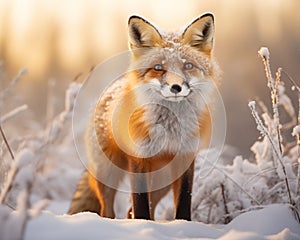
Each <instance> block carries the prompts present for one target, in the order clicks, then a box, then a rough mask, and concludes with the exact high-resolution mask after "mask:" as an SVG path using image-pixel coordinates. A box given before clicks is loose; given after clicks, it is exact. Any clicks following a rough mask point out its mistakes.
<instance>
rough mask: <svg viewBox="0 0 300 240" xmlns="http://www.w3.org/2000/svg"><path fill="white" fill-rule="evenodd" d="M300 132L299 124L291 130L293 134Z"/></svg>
mask: <svg viewBox="0 0 300 240" xmlns="http://www.w3.org/2000/svg"><path fill="white" fill-rule="evenodd" d="M299 134H300V125H297V126H295V127H294V128H293V132H292V135H293V136H297V135H299Z"/></svg>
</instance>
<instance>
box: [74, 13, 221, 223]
mask: <svg viewBox="0 0 300 240" xmlns="http://www.w3.org/2000/svg"><path fill="white" fill-rule="evenodd" d="M128 28H129V46H130V50H131V52H132V61H131V65H130V67H129V70H128V73H126V74H124V76H122V77H121V78H119V79H117V80H116V81H114V82H113V83H112V84H111V85H110V86H109V87H108V88H107V89H106V91H105V93H104V95H103V96H102V97H101V98H100V100H99V102H98V103H97V106H96V109H95V112H94V116H93V117H92V119H91V123H90V125H89V127H88V130H87V133H86V148H87V155H88V164H89V167H90V169H89V170H91V171H90V172H88V171H86V172H84V174H83V176H82V178H81V180H80V182H79V184H78V187H77V191H76V192H75V195H74V198H73V201H72V203H71V207H70V210H69V213H70V214H74V213H78V212H82V211H91V212H96V213H98V214H99V215H100V216H103V217H109V218H114V217H115V213H114V209H113V205H114V198H115V193H116V188H115V187H113V186H112V185H114V186H118V184H119V182H120V181H122V179H123V178H124V174H122V173H120V174H117V175H114V174H112V172H111V170H110V169H111V166H112V165H114V166H117V167H118V168H120V169H122V170H124V171H128V172H130V173H134V174H136V175H134V174H133V175H130V176H131V179H130V183H131V189H132V192H131V201H132V204H131V206H132V207H131V210H130V214H129V215H128V216H129V217H132V218H134V219H151V220H154V211H155V207H156V205H157V204H158V202H159V201H160V199H161V198H162V197H163V196H164V195H165V194H166V193H167V192H168V191H169V190H170V189H172V190H173V193H174V205H175V208H174V218H175V219H185V220H189V221H190V220H191V194H192V186H193V174H194V160H195V157H196V155H197V153H198V152H199V150H200V149H202V148H205V147H207V146H208V143H209V141H210V134H211V118H210V113H209V108H210V105H211V104H212V102H213V98H214V88H213V86H215V85H217V86H218V84H219V80H220V70H219V66H218V64H217V63H216V61H215V59H214V57H213V45H214V17H213V15H212V14H210V13H207V14H204V15H202V16H201V17H199V18H197V19H196V20H194V21H193V22H192V23H191V24H190V25H189V26H188V27H187V28H185V29H184V30H183V31H180V32H169V33H165V32H162V31H159V30H158V29H157V28H155V27H154V26H153V25H152V24H150V23H149V22H148V21H146V20H145V19H143V18H141V17H138V16H132V17H130V18H129V21H128ZM99 149H101V151H100V150H99ZM101 152H103V153H104V155H105V156H103V154H102V155H101ZM104 158H107V159H109V163H108V162H107V161H106V162H105V161H104V160H103V159H104ZM173 163H174V164H173ZM110 164H112V165H110ZM162 169H167V170H166V171H164V172H163V174H161V175H155V177H151V176H152V175H151V174H152V173H153V174H154V173H155V172H156V171H160V170H162ZM147 174H150V175H147ZM98 176H100V177H99V178H98ZM153 176H154V175H153ZM157 176H159V177H157ZM165 179H169V182H168V184H164V183H163V182H164V180H165ZM106 180H107V181H112V182H113V184H112V185H110V184H106ZM160 181H161V183H162V186H161V187H155V188H152V187H151V184H152V183H153V182H155V183H158V184H159V182H160Z"/></svg>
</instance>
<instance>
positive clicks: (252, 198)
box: [208, 161, 260, 205]
mask: <svg viewBox="0 0 300 240" xmlns="http://www.w3.org/2000/svg"><path fill="white" fill-rule="evenodd" d="M208 162H209V163H210V161H208ZM212 165H213V164H212ZM214 168H215V169H217V170H219V171H220V172H221V173H223V174H224V176H225V177H227V178H228V179H230V180H231V181H232V182H233V183H234V184H235V185H236V186H237V187H238V188H239V189H241V191H242V192H243V193H245V194H246V195H247V196H248V197H249V198H250V199H251V200H252V201H253V202H255V203H256V204H257V205H260V202H259V201H257V200H256V199H255V198H254V197H253V196H251V194H250V193H248V192H247V191H246V190H245V189H244V188H243V187H242V186H241V185H240V184H239V183H238V182H237V181H235V180H234V179H233V178H232V177H231V176H229V174H228V173H226V172H225V171H223V170H222V169H220V168H219V167H218V166H217V165H214Z"/></svg>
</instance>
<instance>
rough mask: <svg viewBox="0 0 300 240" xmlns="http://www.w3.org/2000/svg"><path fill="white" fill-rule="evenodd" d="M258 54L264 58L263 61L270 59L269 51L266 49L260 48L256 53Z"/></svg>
mask: <svg viewBox="0 0 300 240" xmlns="http://www.w3.org/2000/svg"><path fill="white" fill-rule="evenodd" d="M258 54H259V55H260V56H261V57H263V58H265V59H269V58H270V52H269V49H268V48H266V47H261V48H260V49H259V51H258Z"/></svg>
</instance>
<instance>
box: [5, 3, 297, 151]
mask: <svg viewBox="0 0 300 240" xmlns="http://www.w3.org/2000/svg"><path fill="white" fill-rule="evenodd" d="M299 9H300V1H299V0H264V1H261V0H252V1H238V0H222V1H217V0H210V1H204V0H186V1H183V0H164V1H161V0H152V1H141V0H123V1H117V0H106V1H104V0H99V1H96V0H77V1H72V0H63V1H58V0H0V61H1V62H2V67H1V69H2V70H1V84H0V87H1V88H4V87H5V86H7V85H8V84H9V81H10V80H11V79H12V77H13V76H15V75H17V73H18V72H19V70H20V69H22V68H24V67H26V68H27V69H28V73H27V74H26V75H25V76H24V77H22V79H21V80H20V81H19V82H18V84H17V86H16V91H17V92H18V95H20V99H21V100H20V101H21V102H24V103H26V104H28V105H29V109H31V111H32V116H33V119H35V120H37V122H39V123H40V124H42V125H43V124H44V125H45V124H46V123H47V122H48V121H49V120H51V118H52V117H53V116H54V115H55V114H56V113H58V112H60V111H61V110H62V109H63V105H64V100H63V99H64V92H65V89H66V87H67V85H68V84H69V83H70V82H72V81H73V80H74V79H75V78H81V79H80V80H78V81H82V80H83V79H84V77H85V76H86V75H87V73H88V72H89V70H90V69H91V67H93V66H95V65H97V64H99V63H100V62H101V61H104V60H105V59H107V58H109V57H111V56H114V55H116V54H118V53H120V52H122V51H124V50H127V20H128V17H129V16H130V15H132V14H138V15H142V16H143V17H145V18H146V19H148V20H150V21H151V22H153V23H154V24H155V25H157V26H159V27H160V28H161V29H168V30H176V29H178V28H181V27H182V26H183V25H186V24H187V23H189V22H191V21H192V20H193V19H194V18H196V17H198V16H199V15H202V14H203V13H205V12H212V13H213V14H214V15H215V24H216V42H215V55H216V58H217V59H218V61H219V63H220V66H221V68H222V70H223V72H224V74H223V82H222V87H221V94H222V96H223V100H224V103H225V107H226V112H227V139H226V143H227V144H228V145H231V146H233V147H235V148H236V151H237V152H238V153H240V154H243V155H244V156H245V157H248V156H251V155H250V154H251V153H250V150H249V148H250V146H251V145H252V143H253V142H254V141H255V140H256V139H257V137H258V136H259V134H258V132H257V130H256V125H255V123H254V120H253V119H252V117H251V115H250V111H249V109H248V106H247V104H248V101H249V100H250V99H253V98H254V97H256V96H259V97H260V98H261V99H262V100H264V101H265V102H266V103H267V105H268V103H269V102H270V101H269V92H268V89H267V87H266V79H265V74H264V70H263V65H262V63H261V60H260V59H259V58H258V55H257V51H258V50H259V48H260V47H261V46H267V47H268V48H269V50H270V52H271V64H272V69H273V71H275V70H276V69H277V67H283V68H284V70H285V71H286V72H288V73H289V75H290V76H292V77H293V78H294V80H295V81H297V82H298V83H299V81H300V79H299V78H300V14H299V13H298V12H299ZM282 80H284V81H285V82H286V85H287V86H288V88H287V90H288V91H291V90H290V88H289V86H290V83H289V81H288V80H287V78H286V77H284V76H283V78H282ZM53 95H55V98H53ZM49 96H51V97H49ZM290 96H292V97H293V101H294V104H295V105H297V101H296V93H294V92H291V93H290ZM50 102H51V105H52V106H53V105H55V108H53V107H51V109H50V108H49V105H50ZM0 104H1V109H2V110H1V112H5V108H9V106H7V105H6V104H5V102H2V103H0ZM268 106H269V105H268ZM49 109H50V110H49ZM1 112H0V113H1ZM19 120H20V119H19ZM18 124H19V125H21V126H22V124H23V125H26V124H27V123H25V121H19V122H18Z"/></svg>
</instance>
